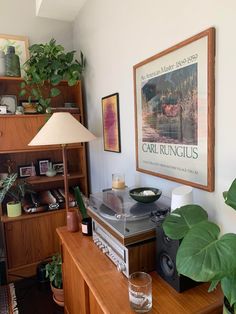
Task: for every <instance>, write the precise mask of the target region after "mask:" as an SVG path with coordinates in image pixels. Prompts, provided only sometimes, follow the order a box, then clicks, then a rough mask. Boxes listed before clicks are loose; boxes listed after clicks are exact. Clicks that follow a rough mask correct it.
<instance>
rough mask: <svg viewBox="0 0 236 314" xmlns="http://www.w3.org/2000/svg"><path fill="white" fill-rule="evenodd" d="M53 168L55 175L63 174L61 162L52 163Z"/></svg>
mask: <svg viewBox="0 0 236 314" xmlns="http://www.w3.org/2000/svg"><path fill="white" fill-rule="evenodd" d="M53 168H54V170H55V171H56V173H57V174H63V173H64V164H63V162H62V161H61V162H54V163H53Z"/></svg>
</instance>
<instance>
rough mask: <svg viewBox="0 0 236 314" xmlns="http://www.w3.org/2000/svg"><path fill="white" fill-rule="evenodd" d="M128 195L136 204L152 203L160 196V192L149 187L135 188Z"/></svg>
mask: <svg viewBox="0 0 236 314" xmlns="http://www.w3.org/2000/svg"><path fill="white" fill-rule="evenodd" d="M149 193H150V194H149ZM153 193H154V194H153ZM129 195H130V196H131V197H132V198H133V199H134V200H135V201H137V202H141V203H152V202H155V201H156V200H158V198H159V197H160V196H161V190H158V189H155V188H150V187H143V188H135V189H132V190H130V191H129Z"/></svg>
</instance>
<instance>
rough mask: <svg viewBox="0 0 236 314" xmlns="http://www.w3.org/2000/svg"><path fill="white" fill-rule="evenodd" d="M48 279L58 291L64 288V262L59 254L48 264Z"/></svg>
mask: <svg viewBox="0 0 236 314" xmlns="http://www.w3.org/2000/svg"><path fill="white" fill-rule="evenodd" d="M45 268H46V277H47V278H49V280H50V282H51V284H52V285H53V286H54V287H55V288H58V289H61V288H62V260H61V255H59V254H57V255H54V256H53V257H52V261H51V262H50V263H48V264H46V267H45Z"/></svg>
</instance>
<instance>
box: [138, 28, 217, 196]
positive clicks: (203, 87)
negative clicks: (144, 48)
mask: <svg viewBox="0 0 236 314" xmlns="http://www.w3.org/2000/svg"><path fill="white" fill-rule="evenodd" d="M214 53H215V29H214V28H209V29H207V30H205V31H203V32H201V33H199V34H197V35H195V36H193V37H191V38H189V39H187V40H185V41H183V42H180V43H178V44H176V45H175V46H173V47H170V48H168V49H167V50H165V51H162V52H160V53H158V54H156V55H155V56H153V57H151V58H148V59H147V60H144V61H142V62H140V63H138V64H136V65H135V66H134V67H133V74H134V98H135V139H136V169H137V170H138V171H140V172H144V173H148V174H151V175H154V176H159V177H161V178H165V179H168V180H172V181H176V182H180V183H182V184H186V185H191V186H194V187H197V188H199V189H203V190H206V191H213V190H214V59H215V55H214Z"/></svg>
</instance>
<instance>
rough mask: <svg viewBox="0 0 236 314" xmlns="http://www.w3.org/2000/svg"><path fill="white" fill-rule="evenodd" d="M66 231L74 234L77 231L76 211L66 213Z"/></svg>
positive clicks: (77, 219)
mask: <svg viewBox="0 0 236 314" xmlns="http://www.w3.org/2000/svg"><path fill="white" fill-rule="evenodd" d="M66 219H67V230H68V231H70V232H76V231H78V230H79V218H78V214H77V212H76V210H73V209H71V210H69V211H68V212H67V216H66Z"/></svg>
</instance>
